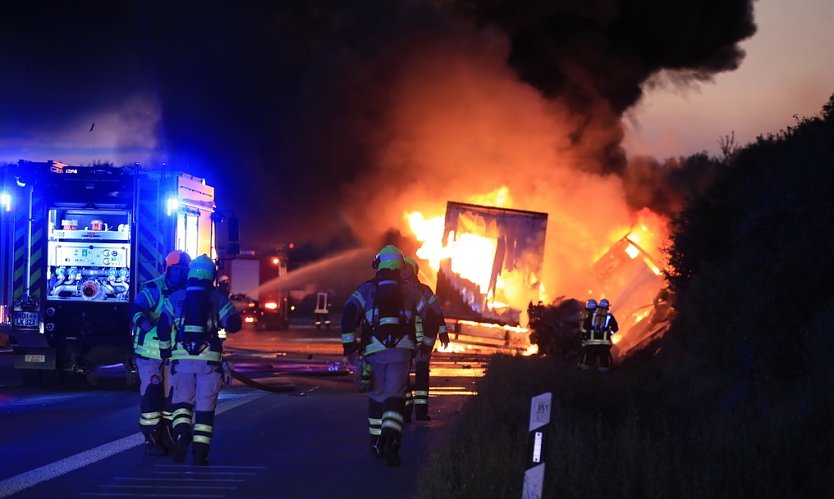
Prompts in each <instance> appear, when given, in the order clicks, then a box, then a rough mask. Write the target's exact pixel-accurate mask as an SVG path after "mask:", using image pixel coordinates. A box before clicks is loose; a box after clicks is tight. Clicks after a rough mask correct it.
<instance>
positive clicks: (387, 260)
mask: <svg viewBox="0 0 834 499" xmlns="http://www.w3.org/2000/svg"><path fill="white" fill-rule="evenodd" d="M371 265H372V266H373V268H374V269H375V270H382V269H392V270H400V269H402V268H403V252H402V251H400V249H399V248H397V247H396V246H393V245H391V244H388V245H386V246H383V247H382V249H381V250H379V252H378V253H377V254H376V256H375V257H374V261H373V263H371Z"/></svg>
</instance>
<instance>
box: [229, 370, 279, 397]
mask: <svg viewBox="0 0 834 499" xmlns="http://www.w3.org/2000/svg"><path fill="white" fill-rule="evenodd" d="M229 374H231V376H232V378H234V379H236V380H238V381H240V382H241V383H243V384H244V385H247V386H251V387H252V388H257V389H258V390H263V391H265V392H273V393H282V392H291V391H293V390H295V384H294V383H274V384H266V383H260V382H258V381H255V380H254V379H252V378H250V377H249V376H246V375H245V374H242V373H240V372H239V371H235V370H234V369H231V368H230V369H229Z"/></svg>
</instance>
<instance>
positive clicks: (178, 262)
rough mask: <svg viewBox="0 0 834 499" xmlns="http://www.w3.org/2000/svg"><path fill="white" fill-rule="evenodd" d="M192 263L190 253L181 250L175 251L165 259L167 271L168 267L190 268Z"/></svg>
mask: <svg viewBox="0 0 834 499" xmlns="http://www.w3.org/2000/svg"><path fill="white" fill-rule="evenodd" d="M190 263H191V257H190V256H188V253H186V252H185V251H181V250H174V251H172V252H170V253H168V256H166V257H165V270H168V267H171V266H177V267H188V265H189V264H190Z"/></svg>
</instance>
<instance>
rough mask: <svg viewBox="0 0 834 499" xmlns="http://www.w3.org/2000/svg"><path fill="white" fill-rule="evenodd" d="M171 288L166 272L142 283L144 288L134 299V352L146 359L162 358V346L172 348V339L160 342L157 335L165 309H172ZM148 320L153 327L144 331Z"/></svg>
mask: <svg viewBox="0 0 834 499" xmlns="http://www.w3.org/2000/svg"><path fill="white" fill-rule="evenodd" d="M170 291H171V290H170V289H169V288H168V285H167V284H166V283H165V274H162V275H161V276H159V277H157V278H156V279H152V280H150V281H148V282H146V283H144V284H142V289H141V290H140V291H139V293H137V295H136V298H135V299H134V300H133V310H134V313H133V316H132V324H133V352H134V353H135V354H136V355H137V356H139V357H144V358H146V359H156V360H160V358H161V357H160V355H159V350H160V348H168V349H170V348H171V342H170V341H164V342H160V341H159V338H158V336H157V322H158V321H159V316H160V315H162V312H163V310H169V311H171V310H172V309H171V301H170V300H169V296H168V295H169V293H170ZM145 320H147V321H148V322H149V323H150V324H151V326H152V327H151V329H150V330H148V331H147V332H145V331H142V329H141V327H140V326H141V324H142V323H143V322H144V321H145Z"/></svg>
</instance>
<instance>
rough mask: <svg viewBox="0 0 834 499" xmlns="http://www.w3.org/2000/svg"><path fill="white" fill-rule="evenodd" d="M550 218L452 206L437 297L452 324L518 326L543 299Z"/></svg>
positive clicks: (477, 206) (455, 203) (445, 230)
mask: <svg viewBox="0 0 834 499" xmlns="http://www.w3.org/2000/svg"><path fill="white" fill-rule="evenodd" d="M546 230H547V213H537V212H532V211H522V210H515V209H508V208H496V207H489V206H479V205H474V204H466V203H457V202H452V201H450V202H448V203H447V205H446V222H445V228H444V232H443V242H444V246H445V247H446V248H449V249H450V251H449V252H448V253H447V255H446V257H445V258H443V259H441V260H440V268H439V270H438V273H437V297H438V299H439V300H440V302H441V304H442V306H443V310H444V313H445V314H446V316H447V317H448V318H452V319H459V320H469V321H474V322H484V323H494V324H502V325H513V326H517V325H519V324H520V322H521V311H522V310H523V309H524V307H526V304H527V303H528V302H529V301H537V300H538V297H539V288H540V285H541V283H540V275H541V268H542V260H543V255H544V243H545V232H546Z"/></svg>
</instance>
